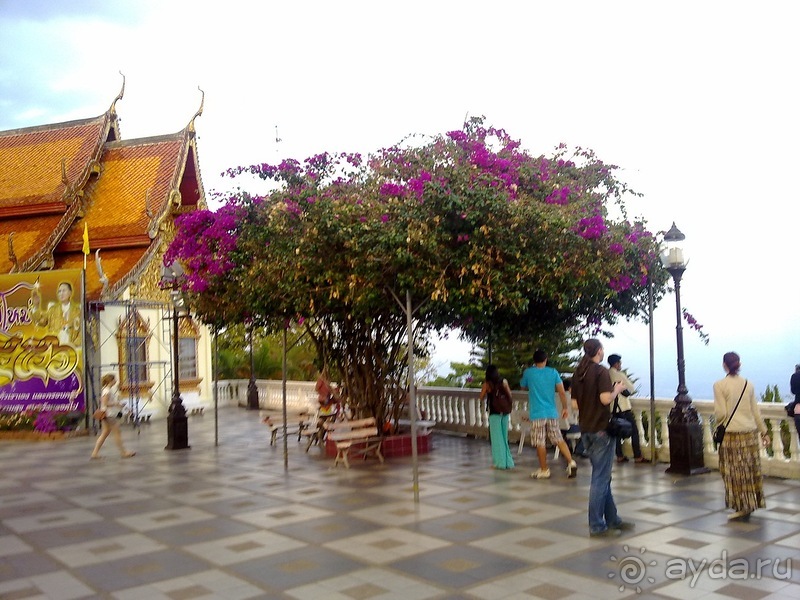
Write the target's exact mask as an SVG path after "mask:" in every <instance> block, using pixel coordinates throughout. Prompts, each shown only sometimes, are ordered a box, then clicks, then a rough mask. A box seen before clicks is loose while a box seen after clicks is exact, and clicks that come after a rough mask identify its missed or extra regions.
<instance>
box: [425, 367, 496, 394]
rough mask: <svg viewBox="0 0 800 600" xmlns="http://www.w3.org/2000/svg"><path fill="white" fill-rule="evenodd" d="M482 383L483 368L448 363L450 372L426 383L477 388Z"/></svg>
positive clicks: (433, 385)
mask: <svg viewBox="0 0 800 600" xmlns="http://www.w3.org/2000/svg"><path fill="white" fill-rule="evenodd" d="M482 383H483V370H482V369H481V368H480V367H478V366H476V365H473V364H467V363H457V362H451V363H450V372H449V373H448V374H447V375H445V376H444V377H441V376H439V377H437V378H436V379H433V380H432V381H430V382H428V383H426V384H425V385H429V386H431V387H455V388H479V387H481V384H482Z"/></svg>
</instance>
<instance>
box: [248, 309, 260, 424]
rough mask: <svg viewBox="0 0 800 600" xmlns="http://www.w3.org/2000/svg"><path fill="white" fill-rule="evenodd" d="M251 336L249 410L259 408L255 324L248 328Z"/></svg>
mask: <svg viewBox="0 0 800 600" xmlns="http://www.w3.org/2000/svg"><path fill="white" fill-rule="evenodd" d="M247 333H248V336H249V338H250V381H249V383H248V384H247V410H258V409H259V406H258V386H257V385H256V362H255V358H254V357H253V325H252V324H251V325H250V328H249V329H248V332H247Z"/></svg>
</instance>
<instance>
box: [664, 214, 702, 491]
mask: <svg viewBox="0 0 800 600" xmlns="http://www.w3.org/2000/svg"><path fill="white" fill-rule="evenodd" d="M685 239H686V236H685V235H683V233H681V231H680V229H678V228H677V227H676V226H675V223H673V224H672V227H671V228H670V230H669V231H668V232H667V233H666V234H665V235H664V242H665V244H666V250H665V251H664V253H663V255H662V260H663V262H664V266H665V267H666V269H667V271H669V274H670V275H672V279H673V280H674V281H675V314H676V319H677V326H676V328H675V334H676V337H677V343H678V394H677V395H676V396H675V405H674V406H673V407H672V410H670V411H669V462H670V466H669V468H668V469H667V473H677V474H680V475H697V474H699V473H708V472H709V469H708V468H707V467H706V466H705V462H704V459H703V424H702V421H701V419H700V416H699V415H698V414H697V411H696V410H695V408H694V406H692V399H691V397H690V396H689V390H688V389H687V388H686V360H685V359H684V354H683V326H682V314H681V278H682V277H683V273H684V271H686V261H685V259H684V255H683V244H682V243H681V242H683V240H685Z"/></svg>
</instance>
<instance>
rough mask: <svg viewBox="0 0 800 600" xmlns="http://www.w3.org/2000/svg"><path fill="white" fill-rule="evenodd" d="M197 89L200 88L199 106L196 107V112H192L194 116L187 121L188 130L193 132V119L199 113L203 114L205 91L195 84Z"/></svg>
mask: <svg viewBox="0 0 800 600" xmlns="http://www.w3.org/2000/svg"><path fill="white" fill-rule="evenodd" d="M197 89H198V90H200V93H201V94H202V96H201V97H200V108H198V109H197V112H196V113H194V116H193V117H192V120H191V121H189V131H191V132H192V133H194V131H195V129H194V120H195V119H196V118H197V117H199V116H200V115H202V114H203V105H204V104H205V102H206V93H205V92H204V91H203V90H202V89H200V86H199V85H198V86H197Z"/></svg>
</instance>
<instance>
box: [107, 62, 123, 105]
mask: <svg viewBox="0 0 800 600" xmlns="http://www.w3.org/2000/svg"><path fill="white" fill-rule="evenodd" d="M119 74H120V75H122V89H121V90H120V91H119V94H117V97H116V98H114V101H113V102H112V103H111V108H109V109H108V112H110V113H115V112H116V111H117V100H122V97H123V96H124V95H125V74H124V73H123V72H122V71H120V72H119Z"/></svg>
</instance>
